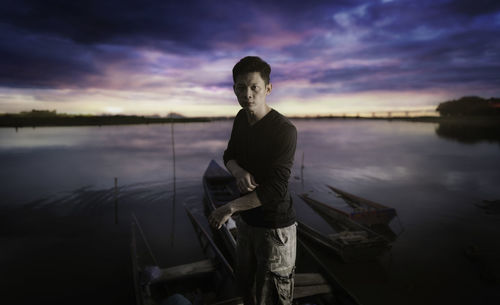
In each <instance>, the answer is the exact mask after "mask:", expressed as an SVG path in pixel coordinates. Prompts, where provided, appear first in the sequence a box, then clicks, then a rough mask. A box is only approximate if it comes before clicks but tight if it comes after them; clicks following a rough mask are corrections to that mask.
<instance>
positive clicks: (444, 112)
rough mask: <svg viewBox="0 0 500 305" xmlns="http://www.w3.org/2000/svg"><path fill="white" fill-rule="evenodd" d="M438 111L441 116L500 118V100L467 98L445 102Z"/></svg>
mask: <svg viewBox="0 0 500 305" xmlns="http://www.w3.org/2000/svg"><path fill="white" fill-rule="evenodd" d="M436 110H437V111H438V112H439V114H440V115H441V116H500V98H493V97H492V98H490V99H483V98H481V97H477V96H465V97H462V98H460V99H458V100H452V101H447V102H443V103H441V104H439V106H438V107H437V109H436Z"/></svg>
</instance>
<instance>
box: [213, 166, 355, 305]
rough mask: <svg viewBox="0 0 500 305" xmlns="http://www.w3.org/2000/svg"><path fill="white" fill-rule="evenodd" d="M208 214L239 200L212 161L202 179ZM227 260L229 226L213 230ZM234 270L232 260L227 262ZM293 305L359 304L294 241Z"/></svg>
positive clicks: (232, 249)
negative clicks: (295, 247)
mask: <svg viewBox="0 0 500 305" xmlns="http://www.w3.org/2000/svg"><path fill="white" fill-rule="evenodd" d="M203 185H204V189H205V197H206V204H207V209H208V211H207V212H209V213H210V212H211V211H212V210H213V209H215V208H216V207H218V206H220V205H222V204H225V203H227V202H229V201H231V200H233V199H235V198H238V197H239V196H240V194H239V192H238V190H237V187H236V183H235V181H234V178H233V177H232V176H231V175H230V174H229V173H228V172H227V171H226V170H224V169H223V168H222V167H220V166H219V165H218V164H217V162H215V161H213V160H212V161H211V162H210V164H209V166H208V167H207V170H206V171H205V174H204V176H203ZM214 231H215V232H216V233H217V234H218V235H219V237H220V239H221V240H222V241H223V244H224V247H225V249H226V251H227V253H228V256H229V257H233V258H236V240H237V230H235V229H233V228H231V227H229V226H228V225H225V226H222V228H221V229H220V230H214ZM229 262H230V263H231V264H232V266H235V260H229ZM293 295H294V304H311V303H312V304H359V302H358V301H357V300H356V298H355V297H354V296H353V295H352V294H350V293H349V292H348V291H347V290H346V289H345V288H344V287H343V286H342V285H341V284H340V282H339V281H338V279H337V278H336V277H335V275H334V274H333V273H332V272H331V271H330V270H328V268H327V267H326V265H325V264H324V263H323V262H322V261H321V260H320V259H319V258H318V257H317V256H316V255H315V254H314V252H313V251H312V250H311V248H310V247H309V246H308V245H307V244H306V243H305V241H303V240H301V239H300V236H299V238H298V239H297V261H296V273H295V286H294V294H293Z"/></svg>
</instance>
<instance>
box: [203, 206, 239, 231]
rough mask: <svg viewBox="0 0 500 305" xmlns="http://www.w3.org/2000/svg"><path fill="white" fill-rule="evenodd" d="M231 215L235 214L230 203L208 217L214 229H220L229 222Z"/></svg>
mask: <svg viewBox="0 0 500 305" xmlns="http://www.w3.org/2000/svg"><path fill="white" fill-rule="evenodd" d="M231 215H233V212H232V210H231V206H230V205H229V203H228V204H225V205H223V206H221V207H219V208H217V209H215V210H214V211H213V212H212V213H211V214H210V216H208V222H209V223H210V225H211V226H212V227H214V228H216V229H220V228H221V227H222V225H223V224H224V223H226V221H228V220H229V218H230V217H231Z"/></svg>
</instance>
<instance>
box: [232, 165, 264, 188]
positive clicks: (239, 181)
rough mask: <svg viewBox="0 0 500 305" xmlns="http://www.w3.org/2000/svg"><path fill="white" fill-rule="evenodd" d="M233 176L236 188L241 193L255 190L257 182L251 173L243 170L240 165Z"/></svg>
mask: <svg viewBox="0 0 500 305" xmlns="http://www.w3.org/2000/svg"><path fill="white" fill-rule="evenodd" d="M234 177H235V178H236V185H237V186H238V190H239V191H240V193H242V194H247V193H250V192H252V191H253V190H255V188H256V187H257V186H259V185H258V184H257V182H255V179H254V177H253V176H252V174H250V173H249V172H247V171H246V170H244V169H243V168H241V167H240V169H239V170H237V171H235V172H234Z"/></svg>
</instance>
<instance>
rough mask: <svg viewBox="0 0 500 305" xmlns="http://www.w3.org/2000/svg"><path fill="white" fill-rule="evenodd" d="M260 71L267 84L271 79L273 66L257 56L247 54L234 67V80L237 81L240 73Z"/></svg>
mask: <svg viewBox="0 0 500 305" xmlns="http://www.w3.org/2000/svg"><path fill="white" fill-rule="evenodd" d="M252 72H259V73H260V77H262V79H263V80H264V82H265V83H266V85H268V84H269V82H270V81H271V77H270V76H271V66H270V65H269V64H268V63H267V62H265V61H263V60H262V59H261V58H260V57H257V56H247V57H243V58H242V59H240V61H239V62H238V63H237V64H236V65H234V68H233V82H235V83H236V78H237V77H238V76H240V75H244V74H248V73H252Z"/></svg>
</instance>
